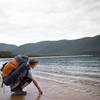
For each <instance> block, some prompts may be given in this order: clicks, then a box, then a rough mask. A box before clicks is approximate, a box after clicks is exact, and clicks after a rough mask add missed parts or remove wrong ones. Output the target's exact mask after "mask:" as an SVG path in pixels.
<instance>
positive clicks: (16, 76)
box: [4, 63, 28, 85]
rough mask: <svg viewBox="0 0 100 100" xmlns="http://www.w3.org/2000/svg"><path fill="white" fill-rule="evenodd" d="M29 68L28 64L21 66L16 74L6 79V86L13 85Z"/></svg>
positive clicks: (13, 73)
mask: <svg viewBox="0 0 100 100" xmlns="http://www.w3.org/2000/svg"><path fill="white" fill-rule="evenodd" d="M27 68H28V67H26V63H23V64H21V65H20V66H19V67H18V68H17V69H16V70H15V71H14V72H12V73H11V74H10V75H9V76H8V77H6V78H4V83H5V85H10V84H12V83H13V82H14V81H15V80H16V79H18V77H19V76H20V75H21V73H23V72H24V71H25V70H26V69H27Z"/></svg>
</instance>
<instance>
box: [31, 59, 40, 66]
mask: <svg viewBox="0 0 100 100" xmlns="http://www.w3.org/2000/svg"><path fill="white" fill-rule="evenodd" d="M36 63H38V61H37V60H36V59H35V58H32V59H30V60H29V64H30V65H32V64H36Z"/></svg>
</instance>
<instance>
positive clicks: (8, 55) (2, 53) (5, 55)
mask: <svg viewBox="0 0 100 100" xmlns="http://www.w3.org/2000/svg"><path fill="white" fill-rule="evenodd" d="M11 57H14V54H13V53H12V52H10V51H0V58H11Z"/></svg>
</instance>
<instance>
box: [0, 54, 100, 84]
mask: <svg viewBox="0 0 100 100" xmlns="http://www.w3.org/2000/svg"><path fill="white" fill-rule="evenodd" d="M8 60H9V58H1V59H0V67H1V66H2V64H3V63H5V62H7V61H8ZM38 61H39V63H38V65H37V67H36V68H35V69H34V70H32V74H33V76H36V77H40V78H44V79H49V80H53V81H57V82H60V83H68V82H74V83H75V82H76V83H77V82H81V83H86V82H87V83H92V85H100V56H92V55H76V56H50V57H38Z"/></svg>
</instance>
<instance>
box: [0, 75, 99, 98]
mask: <svg viewBox="0 0 100 100" xmlns="http://www.w3.org/2000/svg"><path fill="white" fill-rule="evenodd" d="M35 79H36V81H37V82H38V84H39V86H40V87H41V88H42V90H43V95H39V93H38V91H37V88H36V87H35V86H34V85H33V83H31V84H30V85H29V86H27V87H26V88H25V90H26V91H27V95H26V96H12V95H11V92H10V89H9V87H5V91H3V90H2V89H1V88H0V99H1V100H85V99H86V100H100V95H94V93H91V91H90V90H89V89H87V86H85V85H82V86H81V85H80V84H79V83H76V84H77V85H73V84H69V83H68V84H67V83H66V84H62V83H58V82H55V81H51V80H47V79H41V78H37V77H35ZM78 85H79V86H78ZM91 89H93V90H94V91H95V90H96V91H98V94H99V93H100V87H99V88H96V87H91ZM92 92H93V91H92Z"/></svg>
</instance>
